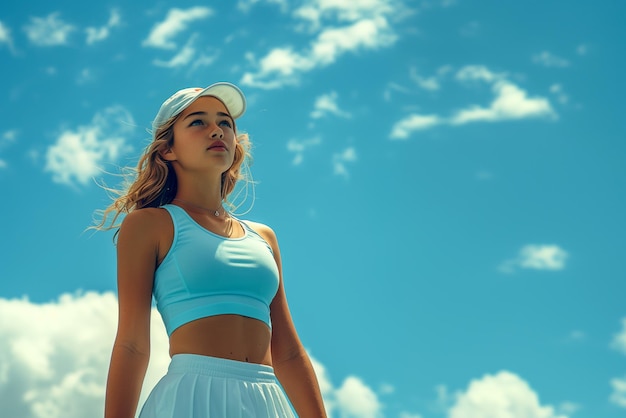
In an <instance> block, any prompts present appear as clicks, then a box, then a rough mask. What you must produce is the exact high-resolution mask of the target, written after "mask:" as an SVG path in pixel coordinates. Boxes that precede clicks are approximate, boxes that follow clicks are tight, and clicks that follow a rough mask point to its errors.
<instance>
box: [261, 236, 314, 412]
mask: <svg viewBox="0 0 626 418" xmlns="http://www.w3.org/2000/svg"><path fill="white" fill-rule="evenodd" d="M257 225H258V227H259V228H258V229H260V231H259V233H261V235H262V236H263V238H265V239H266V241H267V242H268V243H269V244H270V246H271V247H272V250H273V252H274V258H275V259H276V264H277V266H278V271H279V274H280V283H279V286H278V292H277V293H276V296H275V297H274V300H273V301H272V303H271V305H270V312H271V317H272V364H273V367H274V372H275V373H276V377H277V378H278V380H279V381H280V384H281V385H282V387H283V388H284V389H285V392H286V393H287V396H288V397H289V400H290V401H291V404H292V405H293V407H294V408H295V410H296V413H297V414H298V416H299V417H300V418H325V417H326V410H325V409H324V402H323V401H322V394H321V392H320V387H319V383H318V381H317V377H316V375H315V371H314V370H313V365H312V364H311V360H310V359H309V356H308V354H307V353H306V350H305V349H304V347H303V346H302V343H301V342H300V338H299V337H298V333H297V332H296V327H295V326H294V324H293V320H292V318H291V313H290V312H289V306H288V304H287V298H286V296H285V289H284V287H283V274H282V263H281V259H280V250H279V248H278V240H277V239H276V234H275V233H274V231H272V229H271V228H269V227H267V226H265V225H261V224H257Z"/></svg>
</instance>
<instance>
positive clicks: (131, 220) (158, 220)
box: [120, 208, 171, 234]
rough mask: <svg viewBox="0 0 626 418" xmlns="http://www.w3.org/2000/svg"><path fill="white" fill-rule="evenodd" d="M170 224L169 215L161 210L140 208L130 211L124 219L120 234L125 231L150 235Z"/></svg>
mask: <svg viewBox="0 0 626 418" xmlns="http://www.w3.org/2000/svg"><path fill="white" fill-rule="evenodd" d="M168 223H169V224H171V218H170V215H169V214H168V213H167V211H166V210H165V209H162V208H141V209H135V210H133V211H131V212H130V213H129V214H127V215H126V216H125V217H124V220H123V221H122V225H121V227H120V233H123V232H124V231H125V230H126V231H128V232H135V233H141V234H151V233H152V232H155V231H158V230H159V229H160V228H161V227H164V226H167V225H168Z"/></svg>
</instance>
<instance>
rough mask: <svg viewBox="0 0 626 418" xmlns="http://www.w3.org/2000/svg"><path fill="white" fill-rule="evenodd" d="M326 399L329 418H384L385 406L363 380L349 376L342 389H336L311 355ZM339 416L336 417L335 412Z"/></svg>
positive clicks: (322, 366)
mask: <svg viewBox="0 0 626 418" xmlns="http://www.w3.org/2000/svg"><path fill="white" fill-rule="evenodd" d="M309 356H310V358H311V363H312V364H313V368H314V369H315V374H316V376H317V380H318V382H319V385H320V391H321V392H322V397H323V398H324V405H325V407H326V413H327V415H328V416H329V417H333V416H339V417H340V418H379V417H380V418H382V408H383V405H382V403H381V402H380V401H379V399H378V395H377V394H376V393H375V392H374V391H373V390H372V389H371V388H370V387H369V386H368V385H366V384H365V383H364V382H363V381H362V380H361V379H359V378H358V377H356V376H348V377H346V378H345V379H344V381H343V383H342V384H341V386H340V387H338V388H335V387H334V385H333V384H332V382H331V379H330V376H329V374H328V371H327V370H326V367H324V365H322V364H321V363H320V362H319V361H317V359H315V357H313V356H311V355H309ZM335 411H336V412H337V413H338V415H334V414H333V413H334V412H335Z"/></svg>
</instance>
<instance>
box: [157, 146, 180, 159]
mask: <svg viewBox="0 0 626 418" xmlns="http://www.w3.org/2000/svg"><path fill="white" fill-rule="evenodd" d="M159 155H160V156H161V158H163V159H164V160H165V161H176V154H174V151H173V150H172V149H171V148H166V149H164V150H162V151H159Z"/></svg>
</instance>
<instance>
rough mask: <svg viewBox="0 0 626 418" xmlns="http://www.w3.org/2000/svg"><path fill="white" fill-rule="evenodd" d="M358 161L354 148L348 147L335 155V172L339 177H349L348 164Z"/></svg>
mask: <svg viewBox="0 0 626 418" xmlns="http://www.w3.org/2000/svg"><path fill="white" fill-rule="evenodd" d="M356 160H357V155H356V150H355V149H354V147H348V148H346V149H344V150H343V151H341V152H338V153H335V154H333V171H334V173H335V174H336V175H338V176H343V177H346V178H347V177H349V176H350V175H349V173H348V168H347V164H348V163H354V162H355V161H356Z"/></svg>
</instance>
